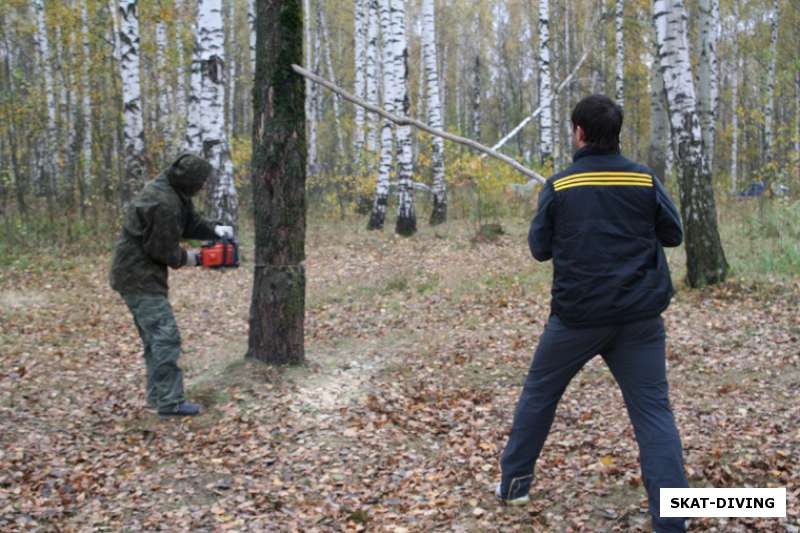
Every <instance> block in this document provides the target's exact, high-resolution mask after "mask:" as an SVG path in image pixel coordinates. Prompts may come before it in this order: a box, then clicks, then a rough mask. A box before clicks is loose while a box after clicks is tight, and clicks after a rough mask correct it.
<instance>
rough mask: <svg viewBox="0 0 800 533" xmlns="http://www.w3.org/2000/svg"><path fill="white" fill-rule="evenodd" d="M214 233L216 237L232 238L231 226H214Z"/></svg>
mask: <svg viewBox="0 0 800 533" xmlns="http://www.w3.org/2000/svg"><path fill="white" fill-rule="evenodd" d="M214 233H216V234H217V237H220V238H223V239H224V238H228V239H233V226H215V227H214Z"/></svg>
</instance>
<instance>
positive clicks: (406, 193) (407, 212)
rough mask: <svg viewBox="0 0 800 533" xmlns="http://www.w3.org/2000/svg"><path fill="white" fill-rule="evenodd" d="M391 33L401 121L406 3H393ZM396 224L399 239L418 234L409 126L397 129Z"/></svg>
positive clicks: (405, 108) (405, 104) (404, 112)
mask: <svg viewBox="0 0 800 533" xmlns="http://www.w3.org/2000/svg"><path fill="white" fill-rule="evenodd" d="M391 29H392V31H393V32H394V33H395V37H394V58H393V59H394V67H393V70H394V71H395V84H396V85H397V87H396V89H395V91H394V96H395V106H394V107H395V111H396V112H397V113H398V114H399V115H401V116H404V117H407V116H408V115H409V110H410V100H409V95H408V40H407V38H406V9H405V0H392V28H391ZM396 148H397V223H396V225H395V231H396V232H397V233H399V234H400V235H412V234H414V233H415V232H416V231H417V214H416V210H415V206H414V184H413V174H414V164H413V160H414V154H413V152H412V140H411V126H410V125H408V124H405V125H400V126H398V127H397V146H396Z"/></svg>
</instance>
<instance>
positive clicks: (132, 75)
mask: <svg viewBox="0 0 800 533" xmlns="http://www.w3.org/2000/svg"><path fill="white" fill-rule="evenodd" d="M119 14H120V21H121V22H120V31H119V41H120V77H121V78H122V101H123V105H124V112H123V113H124V115H123V116H124V128H123V135H124V139H123V152H124V154H125V182H124V183H125V192H124V194H125V196H126V197H129V196H130V195H131V194H132V192H133V191H135V190H136V189H138V188H139V186H140V185H141V184H142V182H143V179H144V161H145V152H144V150H145V139H144V118H143V116H142V99H141V93H142V91H141V81H140V78H139V13H138V0H119Z"/></svg>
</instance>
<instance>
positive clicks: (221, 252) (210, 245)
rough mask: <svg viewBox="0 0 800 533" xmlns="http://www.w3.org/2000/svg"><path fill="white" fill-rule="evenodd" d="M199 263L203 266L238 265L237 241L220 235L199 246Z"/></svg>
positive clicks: (223, 266) (222, 266) (221, 266)
mask: <svg viewBox="0 0 800 533" xmlns="http://www.w3.org/2000/svg"><path fill="white" fill-rule="evenodd" d="M200 265H202V266H204V267H205V268H225V267H238V266H239V241H237V240H236V239H234V238H230V237H222V238H219V239H216V240H214V241H209V242H207V243H206V244H204V245H203V246H202V247H201V248H200Z"/></svg>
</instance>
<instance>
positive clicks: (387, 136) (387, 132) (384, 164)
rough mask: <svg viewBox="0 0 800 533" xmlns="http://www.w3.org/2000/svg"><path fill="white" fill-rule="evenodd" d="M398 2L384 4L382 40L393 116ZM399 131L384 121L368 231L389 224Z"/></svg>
mask: <svg viewBox="0 0 800 533" xmlns="http://www.w3.org/2000/svg"><path fill="white" fill-rule="evenodd" d="M393 2H394V0H381V1H380V22H381V36H382V38H383V43H382V44H383V46H382V60H383V65H384V67H383V108H384V109H385V110H386V111H388V112H389V113H396V112H397V109H396V108H395V105H396V102H397V97H396V93H397V83H398V80H396V76H395V74H396V70H395V67H396V64H395V57H394V55H395V54H394V52H395V49H396V47H397V43H396V41H397V34H396V32H394V31H393V28H392V23H393V21H394V17H393V16H392V10H393V9H392V8H393ZM394 131H395V127H394V124H393V123H392V122H390V121H389V120H385V119H384V120H383V124H382V126H381V151H380V162H379V164H378V178H377V183H376V184H375V196H374V199H373V201H372V213H371V214H370V217H369V223H368V224H367V227H368V228H369V229H372V230H379V229H383V224H384V221H385V220H386V206H387V205H388V203H389V174H390V173H391V171H392V161H393V158H392V148H393V142H394Z"/></svg>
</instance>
